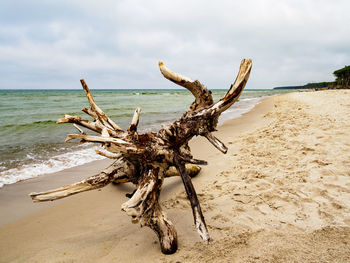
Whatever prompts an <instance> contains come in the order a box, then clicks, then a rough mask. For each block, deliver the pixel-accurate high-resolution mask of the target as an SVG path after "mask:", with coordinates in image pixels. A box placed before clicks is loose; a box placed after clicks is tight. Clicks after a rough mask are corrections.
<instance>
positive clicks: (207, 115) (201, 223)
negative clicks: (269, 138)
mask: <svg viewBox="0 0 350 263" xmlns="http://www.w3.org/2000/svg"><path fill="white" fill-rule="evenodd" d="M159 67H160V71H161V73H162V74H163V76H164V77H165V78H167V79H168V80H170V81H172V82H174V83H176V84H178V85H180V86H183V87H185V88H186V89H188V90H189V91H190V92H191V93H192V94H193V96H194V97H195V101H194V102H193V103H192V104H191V106H190V108H189V109H188V110H187V111H186V112H185V113H184V114H183V115H182V117H181V118H180V119H179V120H177V121H175V122H174V123H172V124H170V125H168V126H163V127H162V129H160V130H159V131H158V132H156V133H155V132H148V133H145V134H138V133H137V125H138V122H139V115H140V111H141V110H140V109H139V108H137V109H136V110H135V113H134V116H133V118H132V121H131V124H130V126H129V128H128V129H127V130H126V131H124V130H122V129H121V128H120V127H119V126H118V125H117V124H116V123H114V122H113V121H112V120H111V119H110V118H109V117H108V116H107V115H106V114H105V113H104V112H103V111H102V110H101V109H100V108H99V107H98V106H97V105H96V103H95V101H94V99H93V97H92V94H91V92H90V90H89V88H88V86H87V85H86V83H85V81H84V80H83V79H82V80H80V81H81V84H82V86H83V89H84V91H85V93H86V96H87V99H88V101H89V103H90V108H89V109H88V108H84V109H83V111H84V112H85V113H87V114H88V115H90V116H92V117H93V118H94V121H89V120H85V119H82V118H80V117H78V116H70V115H67V114H65V115H64V116H63V117H62V118H60V119H59V120H58V121H57V123H73V125H74V126H75V127H76V128H77V129H78V131H79V133H80V134H69V135H68V136H67V138H66V141H69V140H72V139H80V140H81V141H82V142H95V143H100V144H101V145H102V146H103V148H104V149H103V150H97V151H96V152H97V153H98V154H100V155H103V156H106V157H108V158H111V159H116V160H115V162H114V163H113V164H112V165H110V166H109V167H107V168H106V169H105V170H103V171H102V172H100V173H99V174H97V175H94V176H92V177H89V178H87V179H85V180H83V181H81V182H78V183H75V184H72V185H67V186H64V187H62V188H58V189H55V190H51V191H47V192H41V193H31V194H30V196H31V198H32V199H33V200H34V202H42V201H52V200H56V199H60V198H63V197H67V196H70V195H73V194H77V193H80V192H83V191H88V190H92V189H97V188H101V187H104V186H106V185H107V184H109V183H111V182H114V183H124V182H132V183H134V184H135V185H136V186H137V190H136V191H135V192H134V193H133V195H132V196H130V197H131V198H130V199H129V200H128V201H127V202H125V203H124V204H123V205H122V210H123V211H125V212H126V213H127V214H128V215H130V216H131V217H132V220H133V221H139V222H140V224H141V226H148V227H150V228H151V229H152V230H153V231H154V232H156V234H157V236H158V238H159V242H160V246H161V250H162V252H163V253H165V254H171V253H174V252H175V251H176V250H177V234H176V230H175V228H174V226H173V224H172V223H171V222H170V220H169V219H167V217H166V214H165V213H164V212H163V211H162V208H161V206H160V204H159V195H160V190H161V187H162V184H163V181H164V178H165V177H169V176H176V175H179V176H181V178H182V182H183V184H184V186H185V190H186V193H187V197H188V199H189V200H190V203H191V207H192V212H193V217H194V224H195V226H196V228H197V231H198V233H199V235H200V237H201V238H202V239H203V240H204V241H206V242H209V239H210V237H209V233H208V229H207V226H206V223H205V220H204V216H203V213H202V210H201V207H200V204H199V201H198V198H197V194H196V191H195V189H194V187H193V184H192V182H191V175H192V176H193V175H195V174H196V173H198V172H199V170H200V168H199V166H198V165H205V164H207V162H206V161H203V160H197V159H193V156H192V155H191V151H190V148H189V146H188V142H189V140H191V139H192V137H193V136H196V135H201V136H204V137H206V138H207V139H208V141H209V142H210V143H212V144H213V145H214V146H215V147H216V148H217V149H218V150H220V151H221V152H223V153H226V152H227V147H226V146H225V145H224V144H223V143H222V142H221V141H220V140H219V139H217V138H216V137H215V136H213V135H212V132H213V131H215V130H216V126H217V123H218V119H219V116H220V114H221V113H222V112H224V111H225V110H226V109H228V108H229V107H230V106H231V105H232V104H233V103H234V102H236V101H237V100H238V98H239V96H240V94H241V93H242V91H243V89H244V87H245V84H246V82H247V80H248V78H249V74H250V71H251V67H252V62H251V60H250V59H243V60H242V62H241V66H240V70H239V73H238V76H237V78H236V81H235V83H234V84H232V85H231V87H230V89H229V90H228V92H227V93H226V95H225V96H224V97H223V98H222V99H220V100H219V101H218V102H216V103H214V101H213V98H212V95H211V92H210V91H209V90H207V88H206V87H205V86H204V85H203V84H201V83H200V82H199V81H198V80H196V81H192V80H191V79H189V78H187V77H184V76H181V75H179V74H177V73H175V72H172V71H171V70H169V69H168V68H166V67H165V66H164V64H163V63H162V62H159ZM77 125H80V126H82V127H85V128H88V129H90V130H92V131H94V132H96V133H99V134H100V136H92V135H87V134H86V133H85V132H84V131H83V130H82V129H80V128H79V127H78V126H77Z"/></svg>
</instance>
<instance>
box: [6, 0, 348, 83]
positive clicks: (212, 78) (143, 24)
mask: <svg viewBox="0 0 350 263" xmlns="http://www.w3.org/2000/svg"><path fill="white" fill-rule="evenodd" d="M349 10H350V1H348V0H327V1H326V0H302V1H301V0H245V1H234V0H230V1H225V0H216V1H206V0H201V1H192V0H185V1H183V0H179V1H174V0H173V1H168V0H147V1H133V0H98V1H89V0H60V1H54V0H47V1H44V0H32V1H30V0H27V1H23V0H22V1H20V0H18V1H17V0H9V1H8V0H0V89H79V88H80V83H79V79H80V78H84V79H85V80H86V81H87V84H88V85H89V87H90V88H92V89H145V88H149V89H151V88H154V89H159V88H164V89H169V88H179V87H178V86H176V85H175V84H174V83H171V82H169V81H167V80H165V79H164V78H163V77H162V75H161V74H160V72H159V68H158V61H163V62H164V64H165V65H166V66H167V67H169V68H170V69H172V70H173V71H175V72H178V73H181V74H183V75H185V76H187V77H190V78H191V79H198V80H200V81H201V82H202V83H203V84H205V85H206V86H207V87H208V88H209V89H226V88H229V86H230V84H231V83H232V82H233V81H234V79H235V77H236V74H237V72H238V69H239V64H240V61H241V59H243V58H251V59H252V60H253V69H252V72H251V75H250V79H249V81H248V84H247V86H246V88H248V89H269V88H273V87H276V86H289V85H304V84H306V83H309V82H319V81H333V80H334V76H333V74H332V73H333V71H334V70H336V69H339V68H342V67H344V66H345V65H349V64H350V63H349V62H350V31H349V28H350V16H349Z"/></svg>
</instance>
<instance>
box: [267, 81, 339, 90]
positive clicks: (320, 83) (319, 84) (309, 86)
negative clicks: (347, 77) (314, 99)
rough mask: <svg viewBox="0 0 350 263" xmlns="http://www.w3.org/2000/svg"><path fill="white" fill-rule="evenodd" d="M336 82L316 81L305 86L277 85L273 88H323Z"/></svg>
mask: <svg viewBox="0 0 350 263" xmlns="http://www.w3.org/2000/svg"><path fill="white" fill-rule="evenodd" d="M333 83H334V82H317V83H316V82H315V83H308V84H306V85H303V86H286V87H276V88H273V89H322V88H326V87H328V86H330V85H332V84H333Z"/></svg>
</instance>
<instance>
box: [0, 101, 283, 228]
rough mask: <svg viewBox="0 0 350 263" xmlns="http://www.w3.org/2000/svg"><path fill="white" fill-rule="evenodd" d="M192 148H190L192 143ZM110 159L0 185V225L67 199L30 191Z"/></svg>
mask: <svg viewBox="0 0 350 263" xmlns="http://www.w3.org/2000/svg"><path fill="white" fill-rule="evenodd" d="M273 96H276V95H272V96H267V97H263V98H260V99H259V100H258V101H257V102H256V103H255V104H254V105H253V106H252V108H250V110H248V111H246V112H244V113H242V114H240V115H239V116H238V117H234V118H232V119H224V120H223V121H222V122H221V123H220V124H219V127H218V129H219V131H220V130H221V127H225V126H230V123H231V122H232V121H234V120H236V119H239V118H241V117H243V116H244V115H246V114H249V113H250V112H252V111H253V113H254V110H255V107H257V106H258V105H259V104H261V103H262V101H264V100H267V99H269V98H271V97H273ZM277 96H278V95H277ZM231 125H232V124H231ZM216 134H219V133H216ZM198 139H202V138H198V137H196V138H193V139H192V141H191V142H190V146H191V145H195V147H200V146H199V145H200V144H201V143H206V140H205V139H202V140H201V141H200V143H199V144H198V143H196V140H198ZM208 147H211V145H209V143H208ZM191 148H193V147H192V146H191ZM215 150H216V149H215V148H213V151H215ZM202 158H203V159H205V158H206V156H203V157H202ZM112 162H113V160H111V159H107V158H106V159H102V160H95V161H92V162H88V163H84V164H82V165H78V166H74V167H71V168H67V169H63V170H61V171H58V172H54V173H48V174H41V175H38V176H36V177H32V178H29V179H25V180H22V181H18V182H16V183H12V184H5V185H4V186H2V187H1V188H0V214H2V215H7V216H6V217H0V227H1V226H3V225H6V224H10V223H13V222H15V221H16V220H19V219H22V218H25V217H27V216H29V215H31V214H34V213H36V212H39V211H41V210H43V209H46V208H48V207H51V206H54V205H55V204H57V203H59V202H63V201H64V200H67V199H61V200H56V201H54V202H43V203H40V204H38V203H33V201H32V200H31V198H30V197H29V195H28V194H29V193H31V192H41V191H47V190H50V189H55V188H58V187H62V186H65V185H68V184H71V183H75V182H79V181H81V180H83V179H85V178H87V177H89V176H91V175H93V174H94V173H98V172H100V171H101V170H103V169H104V168H106V167H107V166H108V165H109V164H111V163H112ZM203 167H205V166H202V168H203ZM86 173H88V174H89V175H86ZM29 189H30V190H29ZM28 190H29V192H28ZM14 193H15V194H14Z"/></svg>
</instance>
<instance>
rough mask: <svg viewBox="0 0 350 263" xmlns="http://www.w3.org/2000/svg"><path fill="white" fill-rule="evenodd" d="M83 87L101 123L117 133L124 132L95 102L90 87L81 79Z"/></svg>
mask: <svg viewBox="0 0 350 263" xmlns="http://www.w3.org/2000/svg"><path fill="white" fill-rule="evenodd" d="M80 82H81V85H82V86H83V89H84V91H85V94H86V97H87V99H88V101H89V103H90V106H91V110H92V111H93V112H95V114H96V116H97V117H98V119H99V121H100V122H102V123H103V124H105V125H107V126H110V127H111V128H113V129H114V130H116V131H122V129H121V128H120V127H119V126H118V125H117V124H116V123H115V122H114V121H112V120H111V119H110V118H109V117H108V116H107V115H106V114H105V113H104V112H103V111H102V110H101V109H100V107H99V106H97V104H96V103H95V101H94V98H93V96H92V94H91V92H90V89H89V87H88V86H87V85H86V83H85V80H83V79H81V80H80Z"/></svg>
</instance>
